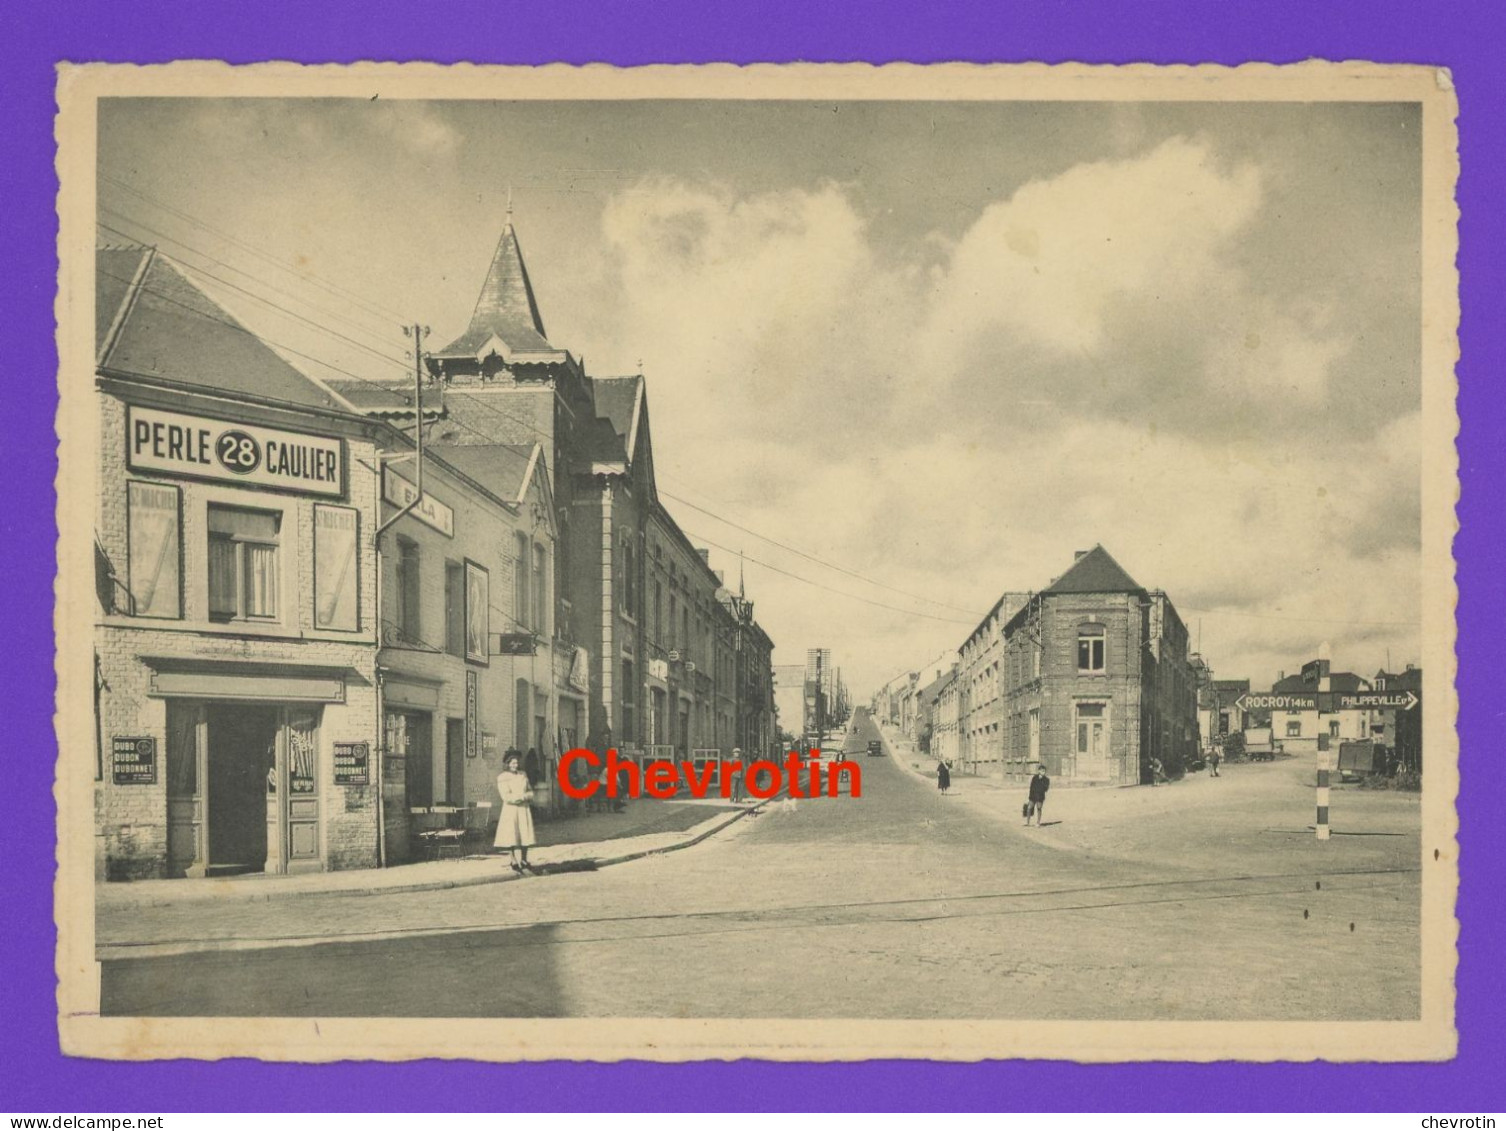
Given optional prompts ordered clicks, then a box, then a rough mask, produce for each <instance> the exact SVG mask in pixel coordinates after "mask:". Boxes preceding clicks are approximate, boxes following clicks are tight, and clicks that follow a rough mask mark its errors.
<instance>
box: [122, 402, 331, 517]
mask: <svg viewBox="0 0 1506 1131" xmlns="http://www.w3.org/2000/svg"><path fill="white" fill-rule="evenodd" d="M126 466H127V467H129V468H130V469H131V470H132V471H149V472H153V473H155V474H158V475H176V476H183V477H187V478H189V479H213V480H215V481H217V482H220V483H244V484H248V485H252V486H257V487H269V488H272V489H273V490H277V491H292V492H296V493H297V494H300V495H322V496H326V497H329V498H341V497H343V496H344V494H345V442H344V441H343V440H340V439H338V438H336V437H333V436H312V435H308V434H307V433H303V432H284V431H282V430H281V429H280V428H263V427H261V426H259V425H255V424H236V423H232V422H231V421H227V420H214V419H211V418H209V417H207V416H189V415H187V414H186V413H181V412H164V411H162V410H161V409H155V408H141V407H139V406H137V405H131V406H130V407H129V409H128V410H127V413H126Z"/></svg>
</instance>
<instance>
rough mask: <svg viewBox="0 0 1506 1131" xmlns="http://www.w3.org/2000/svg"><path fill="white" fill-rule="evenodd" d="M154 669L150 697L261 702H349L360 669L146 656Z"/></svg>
mask: <svg viewBox="0 0 1506 1131" xmlns="http://www.w3.org/2000/svg"><path fill="white" fill-rule="evenodd" d="M141 662H142V663H144V664H145V665H146V666H147V667H149V668H150V669H151V670H152V678H151V683H150V686H149V687H148V689H147V694H148V695H151V696H154V697H156V698H164V699H257V700H266V701H271V702H280V703H283V702H294V703H343V702H345V684H346V681H347V680H348V679H350V678H351V677H355V678H356V679H357V680H360V679H361V676H360V673H359V672H357V671H356V670H355V669H354V668H349V667H335V666H327V665H322V664H267V663H242V662H239V661H235V660H205V659H198V658H194V657H184V656H142V657H141Z"/></svg>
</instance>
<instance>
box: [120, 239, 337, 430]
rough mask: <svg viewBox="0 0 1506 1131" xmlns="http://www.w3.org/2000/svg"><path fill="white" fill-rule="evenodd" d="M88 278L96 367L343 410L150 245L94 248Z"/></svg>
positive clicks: (296, 403)
mask: <svg viewBox="0 0 1506 1131" xmlns="http://www.w3.org/2000/svg"><path fill="white" fill-rule="evenodd" d="M94 278H95V289H94V297H95V308H94V318H95V326H94V328H95V351H96V367H97V368H99V369H102V370H110V371H112V372H119V373H126V374H134V375H137V376H141V377H159V378H162V379H164V380H168V381H173V382H176V383H179V384H183V385H193V386H196V387H199V388H202V389H206V390H209V391H212V392H216V393H230V394H232V395H234V394H243V395H247V396H253V397H256V398H258V399H260V400H272V401H280V402H282V403H284V404H290V405H297V406H299V407H303V408H319V409H336V410H340V411H349V407H348V406H347V405H346V404H344V403H342V401H341V400H340V399H339V398H338V397H337V396H336V395H334V394H333V393H332V392H330V391H329V390H328V389H327V388H326V387H324V386H322V385H320V384H319V383H318V382H317V381H315V380H313V379H312V378H310V377H308V376H307V375H306V374H304V373H301V372H299V371H298V370H297V369H295V368H293V366H292V365H291V364H289V363H288V362H286V361H284V360H283V359H282V357H281V356H280V355H278V354H277V353H276V352H275V351H274V350H273V349H272V348H271V347H270V346H268V345H266V344H265V343H263V342H262V341H261V339H260V338H258V337H257V336H256V335H255V334H253V333H252V332H251V331H250V330H247V329H246V328H245V327H244V326H242V325H241V324H240V323H239V322H237V321H236V320H235V318H234V317H233V316H232V315H230V314H229V313H228V312H227V311H226V310H225V309H224V308H222V307H220V306H218V305H217V304H216V303H215V302H214V301H213V300H212V299H210V298H209V296H208V295H206V294H205V293H204V292H203V291H201V290H199V288H198V287H196V286H194V285H193V284H192V283H191V282H189V281H188V279H186V278H185V277H184V276H183V275H182V274H180V273H179V272H178V271H177V270H176V269H175V268H174V267H173V265H172V264H171V263H169V262H168V261H167V259H166V258H165V257H164V256H160V255H157V254H156V252H155V249H153V248H148V247H139V246H138V247H106V248H100V249H98V250H97V251H96V252H95V274H94ZM117 319H118V325H117ZM112 327H113V328H114V334H113V336H112V335H111V329H112Z"/></svg>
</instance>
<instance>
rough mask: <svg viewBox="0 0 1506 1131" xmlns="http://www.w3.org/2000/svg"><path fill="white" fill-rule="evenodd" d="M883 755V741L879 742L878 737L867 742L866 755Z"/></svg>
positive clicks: (874, 756)
mask: <svg viewBox="0 0 1506 1131" xmlns="http://www.w3.org/2000/svg"><path fill="white" fill-rule="evenodd" d="M883 756H884V744H883V742H881V741H880V740H879V739H877V738H875V739H873V740H872V741H871V742H869V743H868V757H870V758H882V757H883Z"/></svg>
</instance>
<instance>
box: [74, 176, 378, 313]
mask: <svg viewBox="0 0 1506 1131" xmlns="http://www.w3.org/2000/svg"><path fill="white" fill-rule="evenodd" d="M99 210H100V211H101V212H108V213H109V214H110V215H111V216H114V217H116V218H118V219H119V220H122V221H124V222H125V223H126V224H129V225H131V226H132V227H135V228H139V229H140V230H142V231H144V232H149V233H151V235H152V238H153V240H167V241H168V242H169V243H172V244H176V245H177V246H178V247H181V248H183V249H185V250H186V251H189V252H191V253H193V254H194V255H196V256H198V257H199V258H201V259H207V260H209V261H210V262H211V263H214V264H217V265H219V266H220V267H223V268H225V269H226V270H229V271H233V272H235V274H237V275H240V276H241V277H242V278H246V279H250V280H251V281H253V282H256V283H259V284H261V285H262V286H263V287H266V288H267V289H268V290H271V291H273V292H275V293H277V294H280V295H285V296H287V297H288V298H292V299H294V301H296V302H300V303H302V304H303V305H304V306H307V307H308V308H309V309H310V310H317V311H318V312H319V313H320V314H323V315H325V316H326V317H329V318H333V319H334V320H335V321H336V322H340V323H343V324H344V325H346V326H349V327H351V328H352V329H354V330H357V331H359V332H361V333H363V334H374V333H376V323H375V322H374V321H372V322H365V321H360V320H358V319H355V318H351V317H350V316H348V315H345V314H341V313H340V312H339V311H336V310H331V309H330V308H329V307H327V306H320V305H319V304H318V303H316V302H313V301H312V300H310V299H308V298H306V297H303V296H294V295H292V294H291V293H290V292H289V291H288V290H287V289H286V288H284V287H281V286H279V285H278V284H276V283H273V282H270V281H269V280H267V279H265V278H263V277H262V276H260V275H257V274H254V273H253V272H250V271H247V270H246V269H245V268H243V267H238V266H236V265H235V264H234V263H231V262H229V261H228V260H225V259H221V258H220V257H219V256H217V255H211V254H210V253H209V252H207V251H205V250H204V249H203V248H201V247H197V246H195V245H194V244H192V243H190V242H189V241H187V240H185V239H183V238H182V237H181V236H175V235H173V234H172V233H171V232H165V231H163V230H162V229H161V228H158V227H155V226H153V225H151V224H148V223H147V222H146V221H144V220H141V219H139V218H138V217H136V216H133V215H131V214H130V213H129V212H123V211H121V210H120V209H118V208H111V207H110V206H109V205H108V204H101V205H100V206H99ZM96 223H98V224H99V225H100V226H101V227H104V228H108V229H109V230H111V231H114V232H116V234H118V235H121V236H124V237H125V238H126V239H130V240H135V241H136V242H138V243H148V242H152V241H149V240H143V239H140V238H139V237H137V236H133V235H130V234H129V233H126V232H121V231H120V230H119V229H116V228H110V226H109V225H108V224H105V223H104V221H102V220H100V221H96ZM163 254H164V255H165V254H167V253H166V252H163ZM199 269H200V270H203V268H199ZM390 326H391V320H389V319H385V318H384V319H383V320H382V327H383V328H384V329H385V328H388V327H390Z"/></svg>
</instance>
